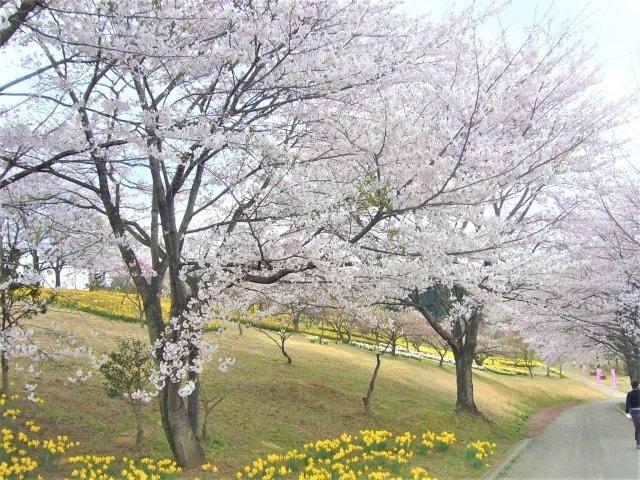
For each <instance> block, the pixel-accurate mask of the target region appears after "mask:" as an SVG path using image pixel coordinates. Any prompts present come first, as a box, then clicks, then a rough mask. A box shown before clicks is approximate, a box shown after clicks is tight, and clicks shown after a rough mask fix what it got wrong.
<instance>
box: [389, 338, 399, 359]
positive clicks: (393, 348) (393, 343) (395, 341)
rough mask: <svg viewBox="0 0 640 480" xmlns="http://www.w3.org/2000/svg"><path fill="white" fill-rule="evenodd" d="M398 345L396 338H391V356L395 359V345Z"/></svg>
mask: <svg viewBox="0 0 640 480" xmlns="http://www.w3.org/2000/svg"><path fill="white" fill-rule="evenodd" d="M397 344H398V339H397V338H396V337H392V338H391V355H393V356H394V357H395V355H396V345H397Z"/></svg>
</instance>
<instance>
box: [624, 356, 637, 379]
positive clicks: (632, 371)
mask: <svg viewBox="0 0 640 480" xmlns="http://www.w3.org/2000/svg"><path fill="white" fill-rule="evenodd" d="M639 360H640V359H639V358H638V357H637V356H635V355H632V354H626V355H625V361H626V363H627V371H628V372H629V378H630V379H631V380H640V361H639Z"/></svg>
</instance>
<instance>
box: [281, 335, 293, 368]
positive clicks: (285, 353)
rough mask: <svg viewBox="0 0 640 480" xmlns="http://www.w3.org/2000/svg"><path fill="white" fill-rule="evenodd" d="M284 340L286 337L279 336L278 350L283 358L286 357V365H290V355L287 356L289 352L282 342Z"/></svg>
mask: <svg viewBox="0 0 640 480" xmlns="http://www.w3.org/2000/svg"><path fill="white" fill-rule="evenodd" d="M286 340H287V339H286V338H283V337H281V338H280V351H281V352H282V355H284V356H285V358H286V359H287V365H291V363H292V360H291V357H290V356H289V354H288V353H287V351H286V350H285V348H284V342H286Z"/></svg>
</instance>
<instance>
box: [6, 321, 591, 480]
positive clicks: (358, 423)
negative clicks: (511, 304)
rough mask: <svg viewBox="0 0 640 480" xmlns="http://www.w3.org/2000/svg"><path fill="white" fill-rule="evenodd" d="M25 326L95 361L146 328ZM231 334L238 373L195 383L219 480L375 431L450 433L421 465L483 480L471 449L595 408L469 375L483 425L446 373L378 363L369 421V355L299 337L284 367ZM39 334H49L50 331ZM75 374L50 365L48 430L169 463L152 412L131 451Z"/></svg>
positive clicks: (43, 383) (566, 390)
mask: <svg viewBox="0 0 640 480" xmlns="http://www.w3.org/2000/svg"><path fill="white" fill-rule="evenodd" d="M33 323H34V324H36V323H37V324H38V325H41V326H44V327H46V328H48V329H51V328H54V329H62V330H67V331H75V332H77V333H78V343H79V344H83V343H84V344H88V345H90V346H91V347H92V348H93V349H94V350H95V351H96V352H98V353H107V352H109V351H110V350H111V349H113V348H114V346H115V340H116V339H117V338H118V337H137V338H140V339H146V330H145V329H143V328H141V327H140V326H138V325H135V324H131V323H125V322H118V321H114V320H108V319H105V318H100V317H97V316H95V315H92V314H88V313H83V312H77V311H66V310H60V309H57V310H52V311H50V312H49V313H48V314H47V315H46V316H44V317H43V318H41V319H38V320H34V321H33ZM227 327H228V328H227V330H226V332H225V333H223V334H222V335H221V337H220V342H221V349H220V352H219V356H220V357H227V356H231V357H235V358H236V365H235V367H233V369H232V370H231V371H230V372H229V373H227V374H222V373H219V372H218V371H217V369H216V368H215V366H213V365H212V366H211V367H210V368H209V369H208V370H207V371H206V373H205V374H204V376H203V380H202V383H203V389H204V392H205V394H206V395H208V396H209V397H211V398H218V397H224V400H222V402H221V403H220V404H219V405H218V406H217V407H216V408H215V410H214V411H213V413H212V414H211V416H210V417H211V418H210V420H211V421H210V424H209V432H210V439H209V441H208V443H207V446H206V447H207V457H208V459H209V460H212V461H214V462H215V463H216V464H217V465H218V466H219V468H220V474H221V476H222V477H228V478H231V477H232V476H233V475H234V472H236V471H237V470H238V469H239V468H241V467H242V466H243V465H245V464H247V463H249V462H251V460H252V459H254V458H257V457H259V456H263V455H265V454H267V453H271V452H274V453H284V452H286V451H287V450H289V449H291V448H300V447H301V446H302V445H303V444H304V443H306V442H309V441H312V440H318V439H322V438H329V437H335V436H337V435H339V434H340V433H342V432H348V433H354V434H356V433H357V432H358V430H360V429H364V428H372V429H388V430H391V431H393V432H394V433H398V434H399V433H403V432H405V431H410V432H413V433H416V434H418V436H420V434H421V433H422V432H425V431H426V430H432V431H434V432H441V431H444V430H448V431H453V432H455V434H456V435H457V437H458V442H457V443H456V444H455V445H454V446H453V447H452V449H451V451H450V452H449V453H447V454H446V455H433V456H429V457H425V460H424V463H425V465H424V466H426V467H427V469H428V470H429V472H430V473H431V475H433V476H436V477H437V478H439V479H446V478H479V477H480V476H481V475H482V471H481V470H474V469H472V468H471V467H469V466H467V465H466V464H465V462H464V450H465V445H466V444H467V443H469V442H471V441H475V440H478V439H482V440H490V441H492V442H495V443H497V449H496V456H495V457H494V458H492V459H491V460H490V463H494V462H495V461H497V458H498V457H499V456H500V455H502V454H504V452H505V451H506V450H507V449H508V448H509V447H510V446H511V445H513V444H514V443H515V442H517V441H518V440H519V439H520V438H521V437H522V436H523V435H524V426H525V425H526V419H527V417H528V416H529V415H530V414H531V413H532V412H534V411H536V410H537V409H540V408H542V407H545V406H549V405H552V404H557V403H566V402H581V401H592V400H597V399H600V398H603V395H602V394H601V393H599V392H597V391H596V390H594V389H591V388H589V387H588V386H586V385H584V384H583V383H581V382H578V381H575V380H572V379H570V378H569V379H559V378H557V377H553V378H545V377H535V378H533V379H530V378H527V377H513V376H502V375H497V374H494V373H489V372H483V371H474V379H475V394H476V402H477V405H478V407H479V409H480V410H481V411H482V412H483V414H484V417H482V418H477V417H469V416H456V415H455V414H454V412H453V406H454V404H455V372H454V369H453V367H452V366H449V365H445V366H444V368H440V367H438V365H437V363H436V362H428V361H422V362H420V361H416V360H411V359H399V358H391V357H387V356H384V357H383V360H382V366H381V369H380V373H379V375H378V380H377V383H376V389H375V393H374V400H373V412H372V415H370V416H369V417H367V416H365V415H364V411H363V407H362V400H361V398H362V396H363V395H364V394H365V392H366V388H367V385H368V382H369V379H370V375H371V373H372V371H373V368H374V366H375V356H374V355H373V354H372V353H370V352H367V351H363V350H359V349H356V348H354V347H351V346H347V345H336V344H330V345H319V344H312V343H309V342H308V341H307V339H306V337H305V336H303V335H298V336H294V337H292V338H291V339H290V340H289V341H288V342H287V345H288V351H289V353H290V355H291V356H292V357H293V365H291V366H289V365H286V363H285V361H284V360H285V359H284V357H282V356H281V354H280V353H279V351H278V349H277V348H276V346H275V345H274V344H273V343H272V342H271V341H270V340H269V339H268V338H266V337H265V336H264V335H263V334H261V333H260V332H258V331H256V330H255V329H247V328H245V329H244V330H243V333H242V335H240V334H239V331H238V328H237V326H236V325H227ZM37 331H38V332H42V333H39V335H49V333H48V330H40V329H38V330H37ZM207 335H210V336H211V337H212V338H213V337H214V336H215V334H213V333H209V334H207ZM75 368H77V366H76V365H74V364H73V363H72V362H71V361H63V362H60V361H58V362H55V363H52V364H50V365H48V366H47V367H46V368H45V370H44V373H43V375H42V376H41V378H40V379H39V380H38V383H39V386H38V392H39V394H40V395H41V396H42V397H44V398H45V400H46V404H45V405H44V406H43V407H41V408H39V409H38V410H37V411H36V413H35V415H36V419H37V421H38V422H39V423H40V424H42V425H43V426H44V428H46V429H47V430H50V431H51V432H52V433H55V432H59V433H66V434H68V435H69V436H70V437H72V438H73V439H77V440H79V441H80V442H81V445H82V447H81V450H82V451H83V452H93V453H107V452H108V453H114V454H116V455H143V454H144V455H150V456H154V457H157V458H158V457H162V456H168V455H169V453H170V452H169V449H168V447H167V445H166V443H165V440H164V436H163V433H162V428H161V425H160V421H159V415H158V413H157V406H156V405H155V403H154V402H152V403H151V404H150V405H149V406H148V408H147V410H146V412H145V422H146V427H145V428H146V434H145V438H144V441H143V446H144V448H143V452H132V450H131V445H132V444H133V436H134V428H133V427H134V425H133V422H132V418H131V414H130V412H129V410H128V409H127V407H126V406H125V404H124V403H123V402H122V400H118V399H112V398H108V397H107V396H106V395H105V393H104V390H103V388H102V385H101V379H100V377H99V375H100V374H99V373H97V372H96V373H95V374H94V377H93V378H92V379H91V380H90V381H88V382H87V383H85V384H82V385H80V386H78V385H67V383H66V381H65V378H66V376H67V375H68V374H69V372H70V371H75ZM21 375H22V374H21V373H20V372H18V373H16V374H15V385H16V386H19V385H21V383H20V382H21V381H22V380H23V378H22V376H21ZM16 388H17V387H16ZM430 455H431V454H430ZM184 478H192V476H190V475H188V474H185V477H184Z"/></svg>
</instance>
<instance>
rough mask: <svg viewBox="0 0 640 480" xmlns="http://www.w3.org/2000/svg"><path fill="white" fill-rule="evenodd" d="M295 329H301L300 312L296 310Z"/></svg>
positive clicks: (294, 317)
mask: <svg viewBox="0 0 640 480" xmlns="http://www.w3.org/2000/svg"><path fill="white" fill-rule="evenodd" d="M293 329H294V330H295V331H296V332H299V331H300V312H299V311H296V313H295V314H294V315H293Z"/></svg>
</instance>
